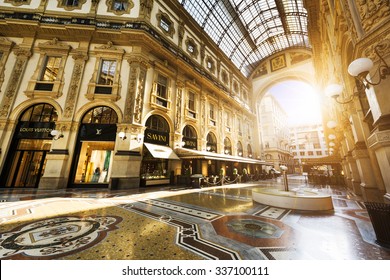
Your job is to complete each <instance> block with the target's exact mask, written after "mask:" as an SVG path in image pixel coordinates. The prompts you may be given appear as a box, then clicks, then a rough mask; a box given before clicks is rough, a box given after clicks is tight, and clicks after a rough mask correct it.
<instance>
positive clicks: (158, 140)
mask: <svg viewBox="0 0 390 280" xmlns="http://www.w3.org/2000/svg"><path fill="white" fill-rule="evenodd" d="M144 141H145V142H147V143H153V144H157V145H162V146H168V145H169V132H162V131H157V130H152V129H146V130H145V137H144Z"/></svg>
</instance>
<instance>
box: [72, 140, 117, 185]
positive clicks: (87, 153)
mask: <svg viewBox="0 0 390 280" xmlns="http://www.w3.org/2000/svg"><path fill="white" fill-rule="evenodd" d="M80 144H81V147H80V153H79V154H80V157H79V160H78V163H77V168H76V174H75V179H74V183H75V184H108V183H109V181H110V177H111V165H112V157H113V151H114V146H115V142H94V141H83V142H81V143H80Z"/></svg>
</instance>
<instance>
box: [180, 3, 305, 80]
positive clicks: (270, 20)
mask: <svg viewBox="0 0 390 280" xmlns="http://www.w3.org/2000/svg"><path fill="white" fill-rule="evenodd" d="M303 1H304V0H192V1H190V0H178V2H179V3H180V4H181V5H182V6H183V8H184V9H185V10H186V11H187V12H188V13H189V14H190V15H191V16H192V17H193V18H194V20H195V21H196V22H197V23H198V24H199V25H200V26H201V27H202V28H203V29H204V30H205V32H206V33H207V34H208V35H209V36H210V38H211V39H212V40H213V41H214V42H215V43H216V44H217V45H218V46H219V47H220V49H221V50H222V51H223V52H224V53H225V54H226V56H227V57H228V58H230V59H231V61H232V62H233V63H234V65H236V67H237V68H238V69H239V70H240V71H241V72H242V73H243V74H244V75H245V76H246V77H248V76H249V75H250V74H251V73H252V71H253V70H254V69H255V68H256V66H257V64H259V63H260V62H261V61H262V60H263V59H266V58H267V57H268V56H270V55H273V54H274V53H277V52H280V51H283V50H285V49H288V48H292V47H294V48H297V47H301V48H305V49H307V48H310V45H309V40H308V34H307V12H306V10H305V9H304V7H303ZM281 15H282V16H281Z"/></svg>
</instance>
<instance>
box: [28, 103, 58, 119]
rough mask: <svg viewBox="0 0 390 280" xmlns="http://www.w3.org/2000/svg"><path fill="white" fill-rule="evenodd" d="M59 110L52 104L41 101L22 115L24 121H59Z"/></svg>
mask: <svg viewBox="0 0 390 280" xmlns="http://www.w3.org/2000/svg"><path fill="white" fill-rule="evenodd" d="M57 118H58V115H57V110H56V109H55V108H54V107H53V106H52V105H50V104H46V103H41V104H36V105H33V106H31V107H30V108H28V109H27V110H26V111H24V112H23V114H22V115H21V116H20V121H22V122H55V121H57Z"/></svg>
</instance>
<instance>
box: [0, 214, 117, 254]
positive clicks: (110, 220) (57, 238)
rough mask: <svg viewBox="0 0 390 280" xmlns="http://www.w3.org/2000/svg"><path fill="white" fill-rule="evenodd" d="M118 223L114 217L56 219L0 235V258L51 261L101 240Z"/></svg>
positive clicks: (38, 222)
mask: <svg viewBox="0 0 390 280" xmlns="http://www.w3.org/2000/svg"><path fill="white" fill-rule="evenodd" d="M121 221H122V218H120V217H117V216H106V217H99V216H89V217H82V218H81V217H74V216H66V217H58V218H51V219H45V220H40V221H35V222H33V223H29V224H24V225H22V226H19V227H17V228H14V229H13V230H12V231H9V232H3V233H0V259H11V258H12V259H24V258H28V259H31V258H37V259H52V258H56V259H58V258H59V257H62V256H66V255H69V254H72V253H75V252H76V251H80V250H85V249H87V248H88V247H91V246H93V245H95V244H97V243H99V242H100V241H102V240H103V239H104V238H105V237H106V235H107V232H108V231H111V230H114V229H116V228H117V227H116V225H117V224H118V223H119V222H121Z"/></svg>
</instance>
